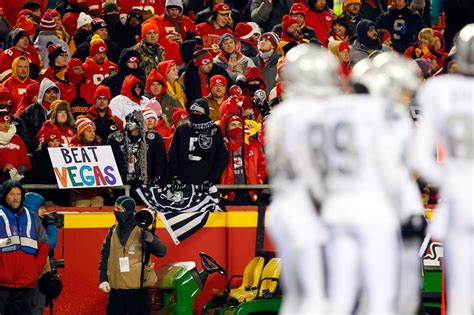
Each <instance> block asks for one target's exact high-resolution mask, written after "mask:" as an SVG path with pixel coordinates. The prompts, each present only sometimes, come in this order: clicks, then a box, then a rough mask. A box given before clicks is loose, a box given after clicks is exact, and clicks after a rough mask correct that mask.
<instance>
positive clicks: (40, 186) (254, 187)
mask: <svg viewBox="0 0 474 315" xmlns="http://www.w3.org/2000/svg"><path fill="white" fill-rule="evenodd" d="M23 188H25V189H44V190H51V189H59V186H58V185H56V184H25V185H23ZM107 188H110V189H123V190H125V196H130V189H131V187H130V185H123V186H114V187H107ZM217 189H219V190H264V189H270V185H268V184H264V185H217Z"/></svg>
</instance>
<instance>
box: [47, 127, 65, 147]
mask: <svg viewBox="0 0 474 315" xmlns="http://www.w3.org/2000/svg"><path fill="white" fill-rule="evenodd" d="M55 139H59V140H61V133H60V132H59V129H58V128H57V127H56V126H55V127H53V128H47V129H46V131H45V132H44V135H43V141H44V142H43V143H45V144H48V142H49V141H51V140H55Z"/></svg>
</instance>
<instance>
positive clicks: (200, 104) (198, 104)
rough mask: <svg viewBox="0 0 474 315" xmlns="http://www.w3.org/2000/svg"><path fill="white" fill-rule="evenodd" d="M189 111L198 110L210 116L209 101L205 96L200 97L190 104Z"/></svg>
mask: <svg viewBox="0 0 474 315" xmlns="http://www.w3.org/2000/svg"><path fill="white" fill-rule="evenodd" d="M189 111H190V112H192V111H196V112H198V113H201V114H203V115H205V116H209V103H208V101H207V100H206V99H205V98H198V99H196V100H194V102H192V103H191V105H189Z"/></svg>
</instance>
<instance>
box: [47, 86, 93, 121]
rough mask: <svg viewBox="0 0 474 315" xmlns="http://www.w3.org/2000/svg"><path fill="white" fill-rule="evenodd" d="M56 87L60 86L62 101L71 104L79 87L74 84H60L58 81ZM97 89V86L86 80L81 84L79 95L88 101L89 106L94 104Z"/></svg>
mask: <svg viewBox="0 0 474 315" xmlns="http://www.w3.org/2000/svg"><path fill="white" fill-rule="evenodd" d="M56 85H57V86H58V88H59V91H61V99H62V100H64V101H66V102H68V103H69V104H71V101H72V100H73V99H74V98H75V97H76V95H77V85H76V84H72V83H71V82H67V83H66V82H60V81H57V82H56ZM96 88H97V86H95V85H94V83H92V81H91V80H86V81H84V82H81V86H80V88H79V93H80V95H81V97H82V98H84V99H85V100H86V102H87V104H89V106H91V105H93V104H94V93H95V90H96ZM73 114H74V113H73Z"/></svg>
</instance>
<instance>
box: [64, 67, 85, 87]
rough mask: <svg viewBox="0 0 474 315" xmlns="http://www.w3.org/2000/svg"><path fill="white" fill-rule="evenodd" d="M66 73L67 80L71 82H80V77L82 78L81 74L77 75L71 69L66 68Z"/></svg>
mask: <svg viewBox="0 0 474 315" xmlns="http://www.w3.org/2000/svg"><path fill="white" fill-rule="evenodd" d="M66 74H67V79H68V81H69V82H71V83H72V84H79V83H81V81H82V78H83V75H82V74H79V75H78V74H75V73H74V70H72V69H67V71H66Z"/></svg>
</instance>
